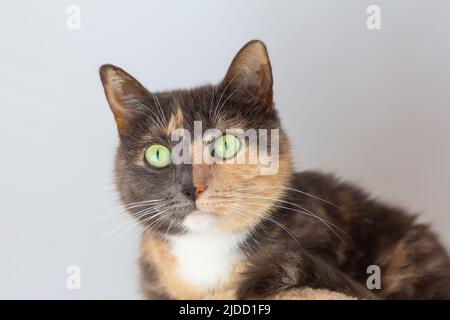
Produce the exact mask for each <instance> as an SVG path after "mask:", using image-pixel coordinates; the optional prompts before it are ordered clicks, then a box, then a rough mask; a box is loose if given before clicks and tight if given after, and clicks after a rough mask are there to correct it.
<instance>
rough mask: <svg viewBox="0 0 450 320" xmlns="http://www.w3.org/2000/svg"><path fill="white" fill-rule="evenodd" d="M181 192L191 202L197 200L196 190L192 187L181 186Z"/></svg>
mask: <svg viewBox="0 0 450 320" xmlns="http://www.w3.org/2000/svg"><path fill="white" fill-rule="evenodd" d="M181 192H183V194H184V195H185V196H186V197H188V198H189V199H191V200H193V201H195V199H196V198H197V190H196V188H195V187H194V186H193V185H190V186H183V187H182V188H181Z"/></svg>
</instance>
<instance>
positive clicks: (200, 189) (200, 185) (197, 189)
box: [194, 183, 206, 198]
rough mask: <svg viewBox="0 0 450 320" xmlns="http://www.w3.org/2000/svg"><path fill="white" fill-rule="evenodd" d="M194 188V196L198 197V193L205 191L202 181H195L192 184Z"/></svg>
mask: <svg viewBox="0 0 450 320" xmlns="http://www.w3.org/2000/svg"><path fill="white" fill-rule="evenodd" d="M194 188H195V197H196V198H198V196H199V195H200V193H202V192H203V191H205V189H206V186H205V184H204V183H197V184H195V185H194Z"/></svg>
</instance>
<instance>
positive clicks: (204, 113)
mask: <svg viewBox="0 0 450 320" xmlns="http://www.w3.org/2000/svg"><path fill="white" fill-rule="evenodd" d="M151 100H152V101H151V103H152V109H148V110H146V114H147V117H146V119H147V121H149V122H150V125H151V126H152V127H154V129H159V130H160V131H162V132H163V133H165V134H171V132H173V131H174V130H176V129H179V128H183V129H187V130H189V131H193V130H194V128H197V129H199V128H200V129H201V130H202V131H205V130H208V129H218V130H221V131H225V130H227V129H243V128H246V127H247V121H246V120H245V118H244V117H243V116H242V115H241V114H240V112H239V109H236V108H233V107H234V105H235V103H233V102H232V101H227V99H224V96H223V95H222V94H221V93H220V92H218V89H217V87H214V86H203V87H198V88H194V89H189V90H173V91H167V92H160V93H155V94H153V95H152V99H151ZM230 109H232V110H230ZM230 111H231V112H230ZM155 118H156V119H155ZM155 120H156V121H158V123H155V122H156V121H155ZM157 124H159V125H157Z"/></svg>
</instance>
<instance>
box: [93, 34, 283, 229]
mask: <svg viewBox="0 0 450 320" xmlns="http://www.w3.org/2000/svg"><path fill="white" fill-rule="evenodd" d="M100 76H101V80H102V83H103V86H104V89H105V93H106V97H107V100H108V103H109V105H110V107H111V110H112V112H113V114H114V118H115V120H116V123H117V128H118V131H119V136H120V145H119V148H118V151H117V156H116V169H115V170H116V183H117V187H118V190H119V193H120V196H121V199H122V201H123V202H124V204H125V205H126V206H128V210H129V211H130V212H131V213H132V214H133V215H134V216H135V217H136V218H137V219H139V220H140V222H141V223H142V224H143V226H144V227H146V228H147V229H149V230H153V231H155V232H162V233H179V232H204V231H212V230H222V231H243V230H249V229H250V228H252V227H253V226H255V225H256V224H257V223H258V222H260V221H262V219H264V217H265V216H266V215H267V214H268V212H269V211H270V209H271V208H272V207H273V205H274V201H275V200H276V199H278V198H279V197H280V196H281V195H282V193H283V191H284V188H285V186H286V185H287V183H288V179H289V177H290V174H291V158H290V150H289V145H288V141H287V138H286V136H285V134H284V132H283V131H282V130H281V126H280V119H279V117H278V114H277V112H276V110H275V109H274V104H273V102H272V82H273V81H272V70H271V65H270V61H269V57H268V54H267V50H266V47H265V45H264V44H263V43H262V42H260V41H251V42H249V43H248V44H246V45H245V46H244V47H243V48H242V49H241V50H240V51H239V52H238V53H237V55H236V57H235V58H234V60H233V61H232V63H231V65H230V67H229V69H228V71H227V73H226V75H225V77H224V79H223V81H221V82H220V83H219V84H218V85H207V86H203V87H198V88H194V89H189V90H175V91H167V92H152V91H151V90H147V89H146V88H145V87H144V86H143V85H141V84H140V83H139V82H138V81H137V80H135V79H134V78H133V77H131V76H130V75H129V74H127V73H126V72H125V71H124V70H122V69H120V68H118V67H115V66H112V65H104V66H102V67H101V68H100ZM264 154H266V157H264ZM255 156H256V159H255Z"/></svg>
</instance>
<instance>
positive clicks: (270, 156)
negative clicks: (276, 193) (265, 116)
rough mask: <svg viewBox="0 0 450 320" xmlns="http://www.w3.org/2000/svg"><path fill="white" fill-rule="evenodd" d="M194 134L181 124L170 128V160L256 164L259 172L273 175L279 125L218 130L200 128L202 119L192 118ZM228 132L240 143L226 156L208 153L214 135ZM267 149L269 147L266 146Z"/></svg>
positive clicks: (275, 169)
mask: <svg viewBox="0 0 450 320" xmlns="http://www.w3.org/2000/svg"><path fill="white" fill-rule="evenodd" d="M193 133H194V136H193V137H192V135H191V132H189V131H188V130H186V129H184V128H179V129H175V130H173V131H172V132H171V140H172V142H177V144H176V145H175V146H174V147H173V148H172V162H173V163H174V164H176V165H178V164H259V165H260V168H259V170H260V174H261V175H273V174H276V173H277V172H278V169H279V154H280V131H279V129H270V131H269V130H267V129H258V130H257V129H247V130H243V129H227V130H225V132H222V131H221V130H219V129H215V128H211V129H207V130H205V132H203V129H202V122H201V121H194V132H193ZM224 135H230V136H233V137H235V138H237V139H238V140H239V144H240V146H241V148H240V150H237V152H236V154H235V155H234V156H233V157H230V158H229V159H223V158H217V157H214V156H213V155H212V154H211V153H212V150H213V146H214V143H215V142H216V141H217V139H218V138H220V137H222V136H224ZM269 149H270V150H269Z"/></svg>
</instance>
